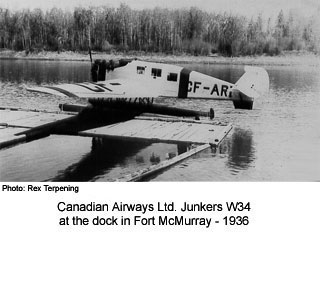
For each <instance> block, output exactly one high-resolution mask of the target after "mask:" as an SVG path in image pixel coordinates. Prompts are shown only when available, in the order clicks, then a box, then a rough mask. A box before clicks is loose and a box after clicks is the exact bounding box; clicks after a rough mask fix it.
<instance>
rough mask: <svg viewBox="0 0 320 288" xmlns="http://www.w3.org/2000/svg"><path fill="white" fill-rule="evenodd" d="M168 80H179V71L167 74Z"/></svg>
mask: <svg viewBox="0 0 320 288" xmlns="http://www.w3.org/2000/svg"><path fill="white" fill-rule="evenodd" d="M167 80H168V81H174V82H177V80H178V74H177V73H169V74H168V76H167Z"/></svg>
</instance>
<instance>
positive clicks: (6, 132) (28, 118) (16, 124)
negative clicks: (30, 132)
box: [0, 108, 70, 149]
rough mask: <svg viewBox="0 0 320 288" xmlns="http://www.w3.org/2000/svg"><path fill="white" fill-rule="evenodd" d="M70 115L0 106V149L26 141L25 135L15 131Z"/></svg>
mask: <svg viewBox="0 0 320 288" xmlns="http://www.w3.org/2000/svg"><path fill="white" fill-rule="evenodd" d="M68 117H70V114H62V113H55V112H52V113H51V112H50V113H48V112H44V111H36V110H25V109H13V108H1V109H0V149H2V148H6V147H9V146H12V145H16V144H19V143H23V142H25V141H26V136H25V135H20V136H16V135H15V134H16V133H19V132H22V131H24V130H27V129H29V128H33V127H36V126H39V125H43V124H47V123H50V122H53V121H57V120H61V119H65V118H68Z"/></svg>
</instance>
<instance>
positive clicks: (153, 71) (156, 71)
mask: <svg viewBox="0 0 320 288" xmlns="http://www.w3.org/2000/svg"><path fill="white" fill-rule="evenodd" d="M161 72H162V70H161V69H158V68H152V69H151V76H153V77H161Z"/></svg>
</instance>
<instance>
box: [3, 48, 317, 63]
mask: <svg viewBox="0 0 320 288" xmlns="http://www.w3.org/2000/svg"><path fill="white" fill-rule="evenodd" d="M92 57H93V59H106V60H110V59H121V58H137V59H139V60H144V61H154V62H165V63H181V64H183V63H184V64H185V63H199V64H230V65H263V66H269V65H278V66H296V65H299V66H300V65H303V66H320V56H319V55H315V54H313V53H308V52H286V53H283V54H281V55H278V56H265V55H262V56H241V57H224V56H220V55H212V56H192V55H167V54H161V53H141V52H140V53H139V52H134V53H101V52H94V53H93V54H92ZM0 59H11V60H13V59H23V60H46V61H90V57H89V55H88V53H86V52H72V51H63V52H60V53H58V52H50V51H44V52H38V53H26V51H19V52H17V51H12V50H0Z"/></svg>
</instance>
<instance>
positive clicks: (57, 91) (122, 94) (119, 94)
mask: <svg viewBox="0 0 320 288" xmlns="http://www.w3.org/2000/svg"><path fill="white" fill-rule="evenodd" d="M27 90H28V91H31V92H39V93H46V94H52V95H57V96H68V97H79V98H87V99H90V98H106V99H107V98H136V97H145V98H155V97H158V96H159V95H160V93H159V92H158V91H159V89H157V86H155V85H154V84H153V86H151V85H150V84H149V85H148V83H144V84H143V85H142V84H141V82H140V83H139V82H138V81H132V80H128V79H115V80H107V81H101V82H96V83H93V82H84V83H77V84H67V83H66V84H60V85H55V86H38V87H27Z"/></svg>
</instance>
